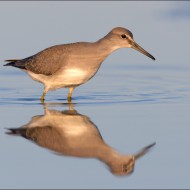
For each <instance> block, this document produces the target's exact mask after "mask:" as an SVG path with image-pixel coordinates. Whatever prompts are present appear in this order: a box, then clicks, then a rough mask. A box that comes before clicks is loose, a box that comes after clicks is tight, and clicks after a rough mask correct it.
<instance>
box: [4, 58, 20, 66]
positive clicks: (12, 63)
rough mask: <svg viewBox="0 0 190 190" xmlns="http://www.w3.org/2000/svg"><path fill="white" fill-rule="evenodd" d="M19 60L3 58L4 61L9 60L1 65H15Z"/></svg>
mask: <svg viewBox="0 0 190 190" xmlns="http://www.w3.org/2000/svg"><path fill="white" fill-rule="evenodd" d="M17 61H19V59H8V60H5V62H9V63H6V64H5V65H3V66H15V63H16V62H17Z"/></svg>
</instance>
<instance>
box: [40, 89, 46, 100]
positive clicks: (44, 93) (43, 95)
mask: <svg viewBox="0 0 190 190" xmlns="http://www.w3.org/2000/svg"><path fill="white" fill-rule="evenodd" d="M47 91H48V90H47V89H46V88H44V91H43V94H42V97H41V98H40V100H41V102H42V103H44V100H45V96H46V93H47Z"/></svg>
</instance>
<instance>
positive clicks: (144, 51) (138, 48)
mask: <svg viewBox="0 0 190 190" xmlns="http://www.w3.org/2000/svg"><path fill="white" fill-rule="evenodd" d="M131 45H132V47H131V48H133V49H135V50H137V51H139V52H141V53H143V54H144V55H146V56H148V57H150V58H151V59H153V60H156V59H155V58H154V57H153V56H152V55H151V54H150V53H148V52H147V51H146V50H144V49H143V48H142V47H141V46H139V45H138V44H137V43H136V42H135V41H131Z"/></svg>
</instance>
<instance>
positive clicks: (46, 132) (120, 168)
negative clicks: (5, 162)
mask: <svg viewBox="0 0 190 190" xmlns="http://www.w3.org/2000/svg"><path fill="white" fill-rule="evenodd" d="M44 111H45V113H44V115H37V116H34V117H32V119H31V120H30V122H29V123H27V124H26V125H23V126H21V127H20V128H11V129H9V132H7V134H11V135H20V136H22V137H24V138H26V139H28V140H31V141H33V142H35V143H36V144H37V145H39V146H41V147H44V148H47V149H49V150H51V151H54V152H56V153H59V154H62V155H65V156H74V157H81V158H96V159H98V160H100V161H102V162H103V163H105V164H106V165H107V166H108V168H109V170H110V171H111V172H112V173H113V174H114V175H118V176H122V175H128V174H131V173H132V172H133V171H134V165H135V161H136V159H138V158H139V157H141V156H142V155H144V154H145V153H146V152H148V151H149V149H150V148H151V147H152V146H153V145H154V144H155V143H153V144H151V145H149V146H147V147H145V148H143V149H141V150H140V151H139V152H138V153H136V154H134V155H124V154H121V153H118V152H117V151H116V150H115V149H113V148H112V147H111V146H109V145H108V144H106V143H105V142H104V140H103V138H102V136H101V134H100V132H99V130H98V128H97V126H96V125H95V124H94V123H93V122H92V121H91V120H90V118H89V117H88V116H86V115H82V114H80V113H78V112H77V111H76V110H74V109H73V105H72V104H70V105H69V109H68V110H65V111H58V110H50V109H48V106H47V105H46V106H45V108H44Z"/></svg>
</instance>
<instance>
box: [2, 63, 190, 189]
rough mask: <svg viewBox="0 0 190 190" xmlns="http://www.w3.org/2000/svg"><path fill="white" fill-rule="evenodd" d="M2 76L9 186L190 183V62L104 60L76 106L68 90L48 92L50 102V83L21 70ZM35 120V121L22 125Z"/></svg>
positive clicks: (82, 89) (6, 182) (5, 173)
mask: <svg viewBox="0 0 190 190" xmlns="http://www.w3.org/2000/svg"><path fill="white" fill-rule="evenodd" d="M0 80H1V81H4V82H3V83H2V85H1V89H0V92H1V97H0V105H1V106H0V112H1V121H0V123H1V125H0V126H1V133H0V135H1V139H2V141H1V162H0V167H1V172H0V179H1V184H0V187H1V188H174V187H175V188H181V187H183V188H188V187H189V180H190V178H189V170H190V167H189V156H190V151H189V148H188V144H189V143H190V139H189V134H190V129H189V123H190V122H189V121H190V120H189V98H190V95H189V94H190V93H189V92H190V75H189V69H188V68H186V67H180V69H179V68H177V67H173V68H172V69H171V68H168V67H167V66H166V67H161V66H159V65H154V66H153V65H151V66H143V67H141V66H124V65H119V66H118V65H117V70H116V67H115V66H114V64H112V65H109V66H103V67H102V70H100V72H99V73H98V74H97V76H96V77H95V78H93V79H92V80H91V81H90V82H89V83H86V84H85V85H82V86H81V87H78V88H77V89H76V91H75V92H74V94H73V108H72V109H73V111H71V108H70V107H69V105H68V104H67V103H66V102H67V101H66V95H67V90H66V89H61V90H57V91H54V92H50V93H48V95H47V97H46V102H47V104H46V105H43V104H41V103H40V101H39V97H40V95H41V93H42V89H43V88H42V85H40V84H39V83H36V82H33V81H32V80H30V78H29V77H28V76H26V74H24V73H22V72H21V71H18V70H16V69H13V68H6V69H5V68H3V69H2V70H1V75H0ZM20 81H22V83H21V82H20ZM48 113H49V115H48V118H51V120H50V119H47V118H44V116H45V115H46V114H48ZM52 114H53V116H52ZM68 118H69V119H68ZM39 120H40V121H39ZM33 122H34V123H33ZM56 122H57V123H58V126H59V125H60V126H59V127H60V128H62V130H63V128H64V127H66V129H65V131H64V132H63V131H62V132H61V133H58V132H57V131H56V130H55V129H56V128H55V127H54V124H55V123H56ZM28 123H29V124H30V126H33V128H31V129H30V130H28V132H26V130H25V131H24V130H21V128H20V127H23V126H25V127H28ZM35 127H36V128H35ZM40 127H41V128H40ZM72 127H75V128H72ZM76 127H77V130H78V132H77V133H76V135H79V134H80V135H79V138H78V140H76V138H75V134H74V133H73V131H75V130H76ZM8 128H13V129H15V130H16V129H17V131H16V132H15V131H12V133H17V135H10V134H7V132H9V133H10V131H9V130H8ZM29 128H30V127H29ZM19 129H20V131H19ZM73 129H74V130H73ZM84 131H85V132H84ZM51 134H52V135H51ZM60 134H62V135H60ZM63 134H64V135H63ZM66 134H67V135H66ZM68 134H72V137H70V136H68ZM84 134H85V135H84ZM65 135H66V136H65ZM73 135H74V136H73ZM80 139H81V141H80ZM91 139H92V140H91ZM154 142H156V145H155V146H154V147H153V148H152V149H151V150H150V151H149V152H148V153H147V154H145V155H144V156H143V157H141V158H140V159H139V160H137V161H135V163H133V162H132V161H131V155H133V154H135V153H137V152H138V151H139V150H141V149H142V148H143V147H145V146H147V145H149V144H151V143H154ZM60 145H61V146H60ZM67 145H68V146H67ZM72 146H74V148H71V147H72ZM103 155H104V156H103ZM112 157H114V159H113V160H112V159H111V158H112ZM116 158H117V161H114V160H116ZM123 161H124V163H126V164H123ZM114 163H116V166H115V165H114ZM121 166H122V167H121ZM133 167H134V168H133ZM121 171H122V175H120V174H119V172H121ZM121 176H122V177H121Z"/></svg>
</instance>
